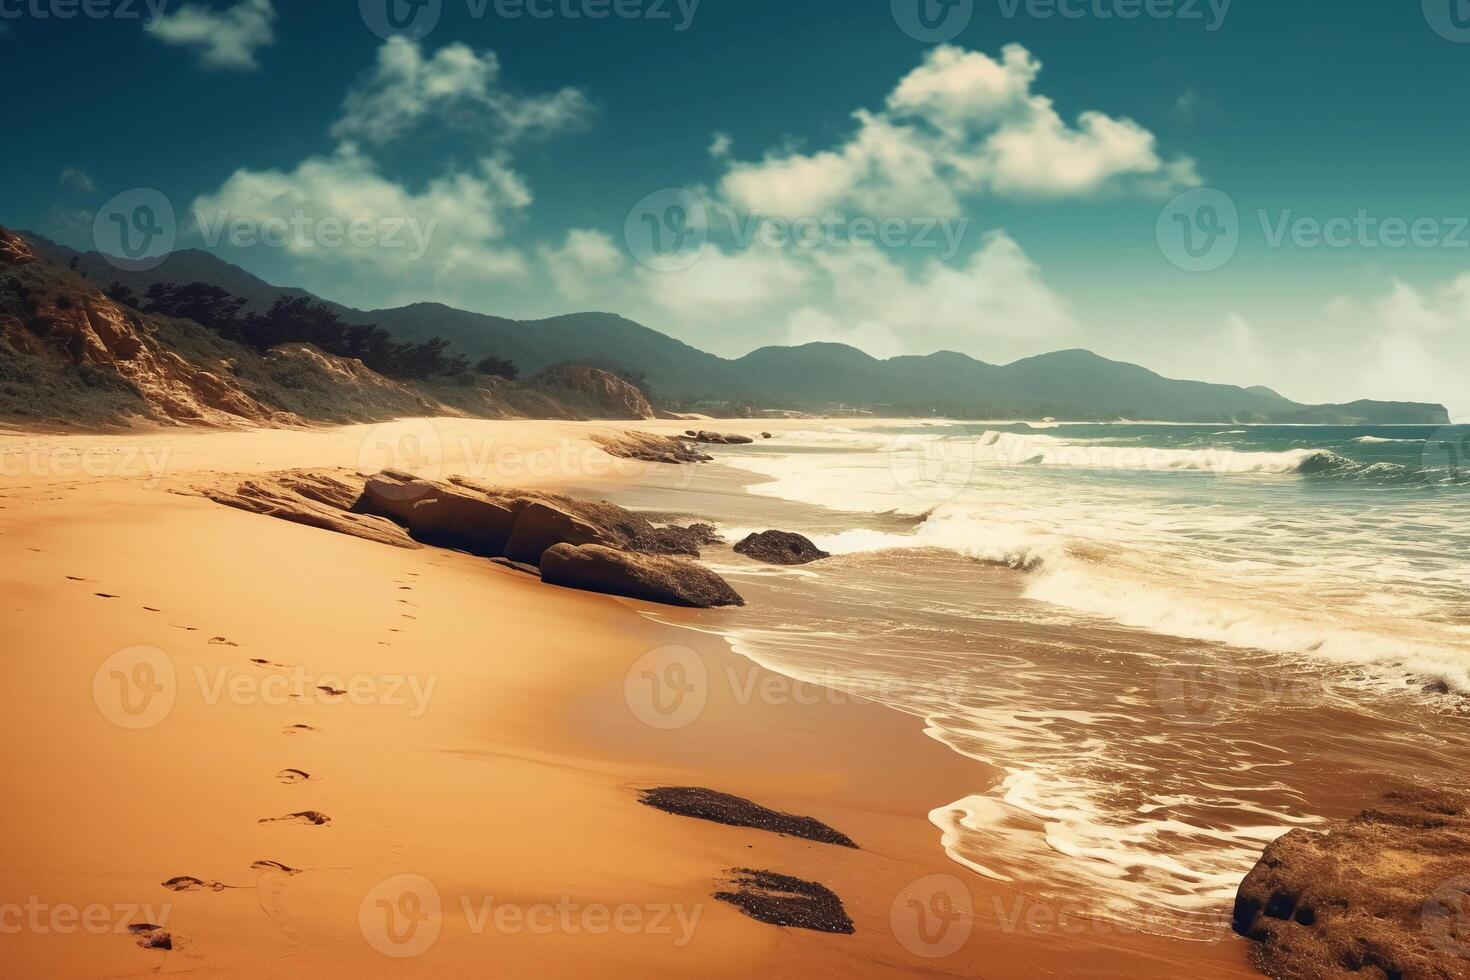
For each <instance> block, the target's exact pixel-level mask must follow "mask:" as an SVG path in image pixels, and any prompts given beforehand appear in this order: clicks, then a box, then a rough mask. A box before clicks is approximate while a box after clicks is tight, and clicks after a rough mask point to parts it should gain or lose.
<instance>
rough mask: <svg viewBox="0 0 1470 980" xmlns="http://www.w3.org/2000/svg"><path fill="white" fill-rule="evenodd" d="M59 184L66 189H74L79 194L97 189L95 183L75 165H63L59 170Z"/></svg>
mask: <svg viewBox="0 0 1470 980" xmlns="http://www.w3.org/2000/svg"><path fill="white" fill-rule="evenodd" d="M59 179H60V181H61V186H62V187H65V188H66V189H67V190H70V191H76V192H77V193H79V194H90V193H92V192H93V191H95V190H96V189H97V184H96V183H95V182H94V181H93V180H92V178H91V177H89V176H88V175H87V174H86V172H85V171H83V170H80V169H78V168H77V167H64V168H62V171H61V177H60V178H59Z"/></svg>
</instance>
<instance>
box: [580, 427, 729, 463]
mask: <svg viewBox="0 0 1470 980" xmlns="http://www.w3.org/2000/svg"><path fill="white" fill-rule="evenodd" d="M592 441H593V442H595V443H597V445H598V446H600V447H601V448H602V451H603V452H605V453H607V454H608V455H609V456H617V457H618V458H620V459H637V460H642V461H643V462H645V463H669V464H679V463H708V462H709V461H710V460H712V459H714V457H713V456H711V455H709V454H708V453H702V452H700V451H699V450H697V449H695V448H694V447H693V446H691V445H689V443H688V442H686V441H684V440H682V439H676V438H674V437H672V436H656V435H652V434H650V433H647V432H622V433H619V434H618V435H615V436H614V435H605V434H597V435H594V436H593V437H592Z"/></svg>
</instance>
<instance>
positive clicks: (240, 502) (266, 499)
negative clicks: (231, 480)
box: [199, 471, 418, 548]
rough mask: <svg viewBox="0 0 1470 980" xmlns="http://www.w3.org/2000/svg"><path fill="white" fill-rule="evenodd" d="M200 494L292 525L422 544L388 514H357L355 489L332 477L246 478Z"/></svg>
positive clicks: (408, 544)
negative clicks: (353, 509) (239, 482)
mask: <svg viewBox="0 0 1470 980" xmlns="http://www.w3.org/2000/svg"><path fill="white" fill-rule="evenodd" d="M199 492H200V493H201V494H202V495H204V496H206V497H208V498H209V499H210V500H213V501H215V502H216V503H221V504H224V505H225V506H227V507H236V508H239V509H240V510H245V511H249V512H250V513H252V514H264V515H266V516H268V517H276V518H280V519H281V520H284V521H290V522H292V523H293V524H304V525H306V526H307V527H315V528H321V529H322V530H324V531H335V532H337V533H338V534H348V535H351V536H352V537H355V538H363V539H365V540H367V541H376V542H378V543H379V544H391V545H393V546H394V547H395V548H417V547H418V544H417V543H416V542H415V541H414V540H413V539H412V538H410V537H409V536H408V535H407V534H405V533H404V531H403V529H402V528H401V527H399V526H398V525H397V524H394V523H393V522H392V521H390V520H387V519H386V518H383V517H376V516H373V515H369V514H355V513H352V512H351V510H350V508H351V507H352V505H353V503H354V501H356V500H357V498H358V496H359V491H358V490H357V488H356V487H354V486H353V485H351V484H350V483H347V482H345V481H342V480H339V479H336V478H335V477H332V476H327V475H322V474H316V473H311V472H307V471H293V472H288V473H277V474H273V475H271V476H262V477H254V478H251V479H248V480H245V481H244V482H243V483H241V484H240V485H239V486H238V487H236V488H234V489H222V488H219V487H206V488H202V489H200V490H199Z"/></svg>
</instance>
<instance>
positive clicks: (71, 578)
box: [66, 575, 97, 582]
mask: <svg viewBox="0 0 1470 980" xmlns="http://www.w3.org/2000/svg"><path fill="white" fill-rule="evenodd" d="M66 580H67V581H68V582H95V581H97V580H96V579H94V578H82V577H81V576H80V575H68V576H67V577H66Z"/></svg>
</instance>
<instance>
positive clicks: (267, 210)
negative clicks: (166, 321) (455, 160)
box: [193, 143, 531, 282]
mask: <svg viewBox="0 0 1470 980" xmlns="http://www.w3.org/2000/svg"><path fill="white" fill-rule="evenodd" d="M530 203H531V193H530V191H529V190H528V189H527V187H526V184H525V182H524V180H523V179H522V178H521V177H520V175H518V174H517V173H515V172H514V171H513V170H511V169H510V167H509V164H508V163H507V161H506V160H505V158H504V157H500V156H491V157H485V158H483V159H482V160H480V161H479V164H478V167H477V168H476V169H474V170H471V171H462V172H450V173H447V174H445V175H443V176H441V177H438V178H436V179H434V180H432V181H430V182H429V183H428V184H427V185H426V186H425V187H424V188H423V189H422V190H420V191H417V192H415V191H411V190H409V189H408V188H407V187H405V186H404V185H402V184H399V183H397V182H395V181H393V180H390V179H389V178H387V177H385V176H384V175H383V174H382V173H381V172H380V171H379V170H378V168H377V166H376V164H374V163H373V161H372V160H370V159H368V158H367V157H366V156H364V155H363V154H362V153H361V152H360V151H359V150H358V148H357V147H356V146H354V145H353V144H350V143H349V144H344V145H343V146H341V147H339V148H338V150H337V151H336V152H335V153H333V154H332V155H330V156H317V157H310V158H308V159H306V160H304V161H302V162H301V163H300V164H298V165H297V166H296V168H295V169H294V170H291V171H281V170H248V169H242V170H238V171H236V172H235V173H234V174H233V175H231V176H230V178H229V179H228V180H226V181H225V182H224V184H223V185H222V186H221V187H220V188H219V190H217V191H215V192H214V193H212V194H206V195H203V196H201V197H199V198H198V199H197V200H195V201H194V205H193V209H194V214H195V220H196V225H197V228H196V230H197V231H198V232H199V233H200V234H201V235H202V236H203V237H204V239H205V242H206V244H210V245H211V246H212V245H213V244H214V243H216V242H218V243H223V244H234V245H236V246H237V247H263V248H275V249H279V250H281V251H283V252H285V253H286V254H289V255H292V256H296V257H300V258H305V259H309V260H313V261H316V262H320V263H323V264H335V265H338V266H356V267H358V268H360V269H363V270H365V271H366V272H367V273H369V274H378V273H380V272H382V271H384V270H387V271H388V272H389V274H391V275H394V276H400V277H403V279H404V281H405V282H414V281H422V280H423V279H424V278H426V277H427V276H431V277H440V278H444V277H459V276H474V277H479V278H484V277H506V276H515V275H521V274H524V272H525V270H526V263H525V260H524V257H523V256H522V255H521V254H520V253H519V252H518V251H516V250H514V249H511V248H507V247H505V246H504V245H503V244H502V243H501V242H500V239H501V238H502V236H503V235H504V233H505V226H506V222H507V220H508V219H509V218H510V217H512V216H513V215H515V214H516V213H518V212H520V211H522V210H523V209H525V208H526V207H527V206H528V205H529V204H530ZM242 222H243V224H244V226H245V227H247V228H250V229H252V230H251V231H250V232H248V234H249V235H250V236H251V237H250V238H249V239H247V240H244V241H241V240H235V241H232V240H231V236H232V234H233V231H232V229H233V228H234V227H235V226H236V224H237V223H242ZM339 228H341V229H352V228H357V229H360V235H359V237H358V238H357V239H356V240H354V239H353V238H352V236H351V235H348V234H346V233H345V232H344V231H338V230H337V229H339ZM253 229H259V237H258V239H257V238H256V237H255V235H256V232H255V231H254V230H253ZM212 240H213V241H212Z"/></svg>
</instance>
